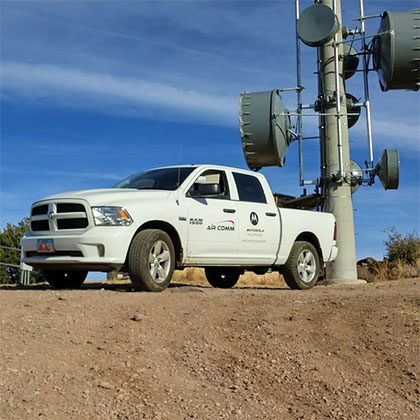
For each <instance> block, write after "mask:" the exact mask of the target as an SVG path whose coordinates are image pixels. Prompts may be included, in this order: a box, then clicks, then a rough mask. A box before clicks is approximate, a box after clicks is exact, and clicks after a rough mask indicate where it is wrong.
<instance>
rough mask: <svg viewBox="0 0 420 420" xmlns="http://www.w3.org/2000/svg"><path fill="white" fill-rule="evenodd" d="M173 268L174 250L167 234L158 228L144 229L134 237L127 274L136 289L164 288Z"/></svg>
mask: <svg viewBox="0 0 420 420" xmlns="http://www.w3.org/2000/svg"><path fill="white" fill-rule="evenodd" d="M174 268H175V250H174V245H173V243H172V241H171V238H170V237H169V235H168V234H166V233H165V232H164V231H162V230H159V229H145V230H142V231H141V232H139V233H138V234H137V235H136V236H135V237H134V239H133V242H132V243H131V247H130V251H129V253H128V274H129V276H130V280H131V283H132V284H133V286H134V288H135V289H136V290H144V291H148V292H161V291H163V290H165V289H166V288H167V287H168V285H169V283H170V282H171V278H172V274H173V272H174Z"/></svg>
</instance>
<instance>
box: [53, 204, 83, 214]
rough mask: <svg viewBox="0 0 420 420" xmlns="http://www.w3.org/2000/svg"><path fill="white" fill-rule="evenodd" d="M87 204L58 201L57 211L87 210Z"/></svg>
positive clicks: (74, 211) (73, 211) (75, 211)
mask: <svg viewBox="0 0 420 420" xmlns="http://www.w3.org/2000/svg"><path fill="white" fill-rule="evenodd" d="M85 211H86V210H85V206H84V205H83V204H79V203H57V213H78V212H85Z"/></svg>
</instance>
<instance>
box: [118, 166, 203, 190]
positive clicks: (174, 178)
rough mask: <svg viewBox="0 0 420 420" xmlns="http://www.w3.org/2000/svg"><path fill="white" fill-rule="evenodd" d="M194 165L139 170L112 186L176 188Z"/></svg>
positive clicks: (142, 188)
mask: <svg viewBox="0 0 420 420" xmlns="http://www.w3.org/2000/svg"><path fill="white" fill-rule="evenodd" d="M194 169H195V167H193V166H191V167H174V168H163V169H152V170H150V171H144V172H139V173H137V174H134V175H131V176H129V177H128V178H126V179H123V180H122V181H121V182H119V183H118V184H117V185H114V188H136V189H138V190H171V191H174V190H176V189H177V188H178V187H179V186H180V185H181V184H182V183H183V182H184V181H185V179H186V178H187V176H188V175H189V174H190V173H191V172H192V171H193V170H194Z"/></svg>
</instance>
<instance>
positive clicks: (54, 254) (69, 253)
mask: <svg viewBox="0 0 420 420" xmlns="http://www.w3.org/2000/svg"><path fill="white" fill-rule="evenodd" d="M46 256H48V257H83V253H82V252H81V251H55V252H51V253H45V252H36V251H28V252H26V257H27V258H30V257H46Z"/></svg>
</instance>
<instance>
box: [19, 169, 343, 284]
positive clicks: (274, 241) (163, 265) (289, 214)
mask: <svg viewBox="0 0 420 420" xmlns="http://www.w3.org/2000/svg"><path fill="white" fill-rule="evenodd" d="M335 232H336V229H335V219H334V216H333V215H332V214H328V213H320V212H313V211H305V210H297V209H287V208H278V207H277V205H276V202H275V200H274V197H273V194H272V192H271V190H270V187H269V185H268V183H267V180H266V179H265V178H264V176H263V175H261V174H258V173H254V172H250V171H246V170H241V169H235V168H229V167H223V166H215V165H191V166H174V167H165V168H159V169H152V170H149V171H144V172H140V173H137V174H134V175H132V176H130V177H128V178H127V179H124V180H123V181H121V182H120V183H118V184H117V185H116V186H115V187H114V188H110V189H97V190H84V191H73V192H67V193H62V194H57V195H54V196H51V197H47V198H45V199H43V200H41V201H37V202H36V203H34V204H33V206H32V209H31V218H30V229H29V231H28V233H27V234H26V235H25V236H24V237H23V238H22V239H21V244H22V262H24V263H26V264H28V265H30V266H32V267H35V268H40V269H42V270H44V272H45V277H46V279H47V281H48V282H49V283H50V284H51V286H53V287H54V288H75V287H79V286H81V284H82V283H83V282H84V280H85V279H86V276H87V273H88V271H104V272H109V271H113V270H122V271H128V273H129V276H130V279H131V281H132V283H133V285H134V287H135V288H136V289H138V290H148V291H155V292H157V291H162V290H164V289H165V288H166V287H167V286H168V285H169V282H170V281H171V277H172V274H173V271H174V269H183V268H184V267H204V269H205V274H206V277H207V279H208V281H209V283H210V284H211V285H212V286H214V287H222V288H229V287H233V286H234V285H235V284H236V282H237V281H238V278H239V276H240V275H241V274H242V273H243V272H244V271H245V270H250V271H255V272H257V273H265V272H266V271H268V270H277V271H280V272H282V273H283V275H284V278H285V280H286V282H287V284H288V285H289V286H290V287H291V288H297V289H309V288H311V287H312V286H314V285H315V283H316V282H317V280H318V276H319V272H320V268H321V266H322V265H323V264H324V263H325V262H328V261H333V260H334V259H335V258H336V256H337V247H336V238H335V234H336V233H335Z"/></svg>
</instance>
